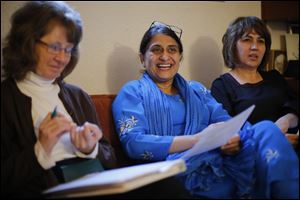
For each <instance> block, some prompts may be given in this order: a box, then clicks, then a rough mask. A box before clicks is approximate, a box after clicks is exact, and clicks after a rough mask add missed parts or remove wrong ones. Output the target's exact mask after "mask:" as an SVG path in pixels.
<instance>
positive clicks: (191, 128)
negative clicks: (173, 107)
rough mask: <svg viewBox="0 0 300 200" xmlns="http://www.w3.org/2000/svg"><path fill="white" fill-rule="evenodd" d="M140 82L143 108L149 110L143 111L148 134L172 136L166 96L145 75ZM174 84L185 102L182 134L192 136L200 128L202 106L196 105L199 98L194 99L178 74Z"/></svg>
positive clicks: (193, 94)
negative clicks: (146, 121) (184, 123)
mask: <svg viewBox="0 0 300 200" xmlns="http://www.w3.org/2000/svg"><path fill="white" fill-rule="evenodd" d="M140 82H141V85H142V87H143V90H142V93H143V97H144V101H143V103H144V106H145V108H151V109H145V114H146V117H147V119H148V123H149V134H153V135H172V134H173V128H172V127H173V126H172V115H171V112H170V105H169V103H168V100H167V97H166V95H165V94H164V93H163V92H162V91H161V90H160V89H159V88H158V87H157V86H156V84H155V83H154V82H153V80H152V79H151V77H150V76H149V75H148V74H147V73H144V75H143V77H142V79H140ZM174 84H175V87H176V88H177V89H178V90H179V94H180V95H181V96H182V98H183V100H184V101H185V106H186V127H185V131H184V134H185V135H190V134H194V133H196V132H198V131H199V130H200V128H201V127H200V124H201V123H200V122H201V119H202V117H201V115H199V113H201V107H202V106H203V105H202V106H201V105H198V104H200V103H201V102H199V97H196V94H195V92H194V91H193V89H192V88H191V87H190V86H189V84H188V82H187V81H186V80H185V79H184V78H183V77H182V76H180V75H179V74H176V75H175V77H174ZM162 122H163V123H162Z"/></svg>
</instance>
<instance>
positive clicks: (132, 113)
mask: <svg viewBox="0 0 300 200" xmlns="http://www.w3.org/2000/svg"><path fill="white" fill-rule="evenodd" d="M175 29H176V31H174V30H175ZM177 33H179V34H178V35H177ZM181 33H182V31H181V30H179V29H178V28H176V27H174V26H170V25H166V24H163V23H161V22H154V23H152V24H151V26H150V28H149V29H148V30H147V31H146V32H145V34H144V36H143V38H142V41H141V44H140V50H139V51H140V60H141V63H142V65H143V66H144V68H145V69H144V72H143V74H142V76H141V78H140V79H139V80H133V81H130V82H128V83H127V84H125V85H124V86H123V88H122V89H121V90H120V92H119V93H118V95H117V97H116V99H115V101H114V103H113V108H112V109H113V115H114V120H115V126H116V130H117V131H118V134H119V138H120V141H121V143H122V145H123V147H124V149H125V151H126V152H127V154H128V155H129V157H131V158H133V159H137V160H142V161H144V162H155V161H160V160H170V159H171V160H172V159H177V158H181V156H183V155H185V154H186V152H187V150H189V149H190V148H191V147H193V145H194V144H195V143H196V142H197V141H198V140H201V131H202V130H203V129H204V128H206V127H208V126H210V125H216V124H217V123H219V122H223V121H226V120H228V119H230V118H231V117H230V116H229V115H228V113H227V111H225V110H224V109H223V108H222V105H221V104H219V103H217V101H216V100H215V99H214V98H213V97H212V96H211V94H210V92H209V91H208V90H207V89H206V88H205V87H204V86H203V85H202V84H200V83H199V82H195V81H187V80H185V79H184V78H183V77H182V76H181V75H180V74H179V73H178V69H179V65H180V62H181V60H182V57H183V47H182V43H181V40H180V37H181ZM283 137H284V136H283V134H281V132H280V130H279V129H278V128H277V127H276V126H275V125H274V124H273V123H272V122H269V121H264V122H260V123H257V124H255V125H253V126H252V125H250V124H249V123H246V124H245V125H244V126H243V128H242V129H241V130H240V131H239V134H238V135H236V136H234V137H232V138H231V139H230V140H229V141H228V142H227V143H226V144H225V145H223V146H221V147H220V148H216V149H213V150H211V151H208V152H204V153H201V154H198V155H195V156H192V157H190V158H187V159H185V160H186V164H187V171H186V172H184V173H182V174H181V175H179V176H178V179H179V180H181V181H182V182H183V183H184V184H185V187H186V188H187V189H188V190H189V191H190V193H191V194H192V195H193V196H195V197H204V198H213V199H224V198H251V197H260V198H271V197H272V198H295V197H296V198H297V197H299V189H298V186H299V183H298V185H297V182H293V181H291V182H290V185H288V186H285V187H282V188H274V187H273V183H275V182H277V181H279V182H280V181H285V180H291V178H294V180H295V181H299V178H298V170H299V164H298V162H299V161H298V158H297V156H296V154H295V152H294V151H293V149H292V147H291V145H289V144H288V142H287V141H285V140H283V139H282V138H283ZM274 144H276V146H274ZM263 150H266V151H263ZM285 154H290V156H289V157H286V156H284V155H285ZM291 166H293V167H295V169H293V170H290V167H291ZM270 172H271V173H270ZM274 172H276V173H277V174H274ZM290 172H292V174H290ZM257 174H259V175H262V176H257ZM283 176H286V179H284V178H283V179H277V178H278V177H280V178H282V177H283ZM255 183H260V186H261V187H260V188H259V189H260V190H261V191H264V193H262V194H260V196H255V194H256V193H255V192H257V191H255V190H254V191H253V189H254V184H255ZM274 190H281V191H283V192H284V195H283V196H276V193H275V191H274Z"/></svg>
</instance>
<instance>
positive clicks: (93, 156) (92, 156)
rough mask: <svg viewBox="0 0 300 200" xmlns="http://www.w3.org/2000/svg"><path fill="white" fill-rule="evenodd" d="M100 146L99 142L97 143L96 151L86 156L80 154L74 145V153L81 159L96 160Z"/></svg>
mask: <svg viewBox="0 0 300 200" xmlns="http://www.w3.org/2000/svg"><path fill="white" fill-rule="evenodd" d="M98 145H99V142H97V143H96V146H95V148H94V150H93V151H92V153H90V154H85V153H82V152H80V151H79V150H78V149H76V147H75V146H74V145H73V147H74V153H75V155H76V156H78V157H80V158H96V156H97V154H98Z"/></svg>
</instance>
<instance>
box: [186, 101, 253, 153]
mask: <svg viewBox="0 0 300 200" xmlns="http://www.w3.org/2000/svg"><path fill="white" fill-rule="evenodd" d="M254 107H255V106H254V105H252V106H250V107H249V108H247V109H246V110H244V111H243V112H241V113H240V114H238V115H237V116H235V117H233V118H231V119H229V120H228V121H225V122H222V123H216V124H213V125H210V126H208V127H207V128H205V129H204V130H202V131H201V137H200V139H199V141H198V142H197V143H196V144H195V145H194V146H193V147H192V148H191V149H190V150H188V151H187V152H186V153H185V154H184V155H183V156H182V157H181V158H183V159H186V158H189V157H191V156H194V155H196V154H200V153H203V152H206V151H210V150H212V149H215V148H217V147H220V146H222V145H224V144H226V142H227V141H228V140H229V139H230V138H232V137H233V136H234V135H235V134H237V133H238V131H239V130H240V129H241V127H242V126H243V124H244V123H245V121H246V120H247V118H248V117H249V115H250V114H251V112H252V111H253V109H254Z"/></svg>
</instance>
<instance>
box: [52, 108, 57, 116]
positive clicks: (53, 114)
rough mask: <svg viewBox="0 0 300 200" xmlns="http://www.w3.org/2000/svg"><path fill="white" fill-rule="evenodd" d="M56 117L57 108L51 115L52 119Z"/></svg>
mask: <svg viewBox="0 0 300 200" xmlns="http://www.w3.org/2000/svg"><path fill="white" fill-rule="evenodd" d="M56 115H57V106H55V108H54V110H53V112H52V113H51V119H52V118H54V117H56Z"/></svg>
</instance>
